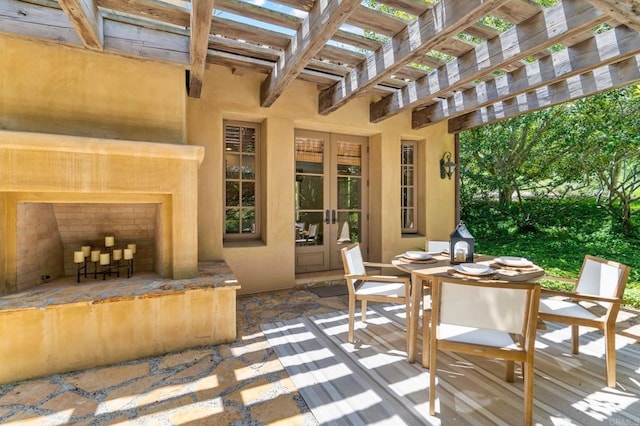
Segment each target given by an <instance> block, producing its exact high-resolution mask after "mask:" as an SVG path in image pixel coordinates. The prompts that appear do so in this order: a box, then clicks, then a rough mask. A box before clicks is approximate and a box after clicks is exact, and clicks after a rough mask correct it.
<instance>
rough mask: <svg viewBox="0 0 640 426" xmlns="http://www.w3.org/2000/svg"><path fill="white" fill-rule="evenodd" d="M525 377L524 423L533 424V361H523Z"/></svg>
mask: <svg viewBox="0 0 640 426" xmlns="http://www.w3.org/2000/svg"><path fill="white" fill-rule="evenodd" d="M523 367H524V368H523V370H522V377H523V378H524V424H525V425H527V426H529V425H531V424H533V363H532V362H526V363H523Z"/></svg>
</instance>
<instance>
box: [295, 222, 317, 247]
mask: <svg viewBox="0 0 640 426" xmlns="http://www.w3.org/2000/svg"><path fill="white" fill-rule="evenodd" d="M319 226H320V225H319V224H317V223H312V224H310V225H309V230H308V231H307V234H306V235H302V236H301V237H300V238H296V244H297V245H313V244H317V242H318V241H317V238H318V227H319Z"/></svg>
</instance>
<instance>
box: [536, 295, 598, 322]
mask: <svg viewBox="0 0 640 426" xmlns="http://www.w3.org/2000/svg"><path fill="white" fill-rule="evenodd" d="M539 312H540V313H541V314H555V315H562V316H564V317H571V318H583V319H596V318H599V317H598V316H597V315H594V314H593V313H591V312H590V311H589V310H588V309H586V308H585V307H583V306H581V305H580V304H579V303H576V302H571V301H567V300H558V299H547V298H545V299H540V309H539Z"/></svg>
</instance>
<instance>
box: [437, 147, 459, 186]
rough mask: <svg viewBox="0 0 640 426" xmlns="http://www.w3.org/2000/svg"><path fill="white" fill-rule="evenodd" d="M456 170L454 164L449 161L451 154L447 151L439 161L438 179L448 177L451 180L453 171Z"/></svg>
mask: <svg viewBox="0 0 640 426" xmlns="http://www.w3.org/2000/svg"><path fill="white" fill-rule="evenodd" d="M455 170H456V163H454V162H453V161H451V153H450V152H449V151H447V152H445V153H444V154H443V155H442V158H441V159H440V179H444V178H445V177H448V178H449V179H451V176H453V173H454V171H455Z"/></svg>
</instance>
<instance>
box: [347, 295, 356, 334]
mask: <svg viewBox="0 0 640 426" xmlns="http://www.w3.org/2000/svg"><path fill="white" fill-rule="evenodd" d="M355 316H356V299H355V298H354V297H351V296H349V335H348V336H347V340H348V341H349V343H353V335H354V328H355V324H354V322H355Z"/></svg>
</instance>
